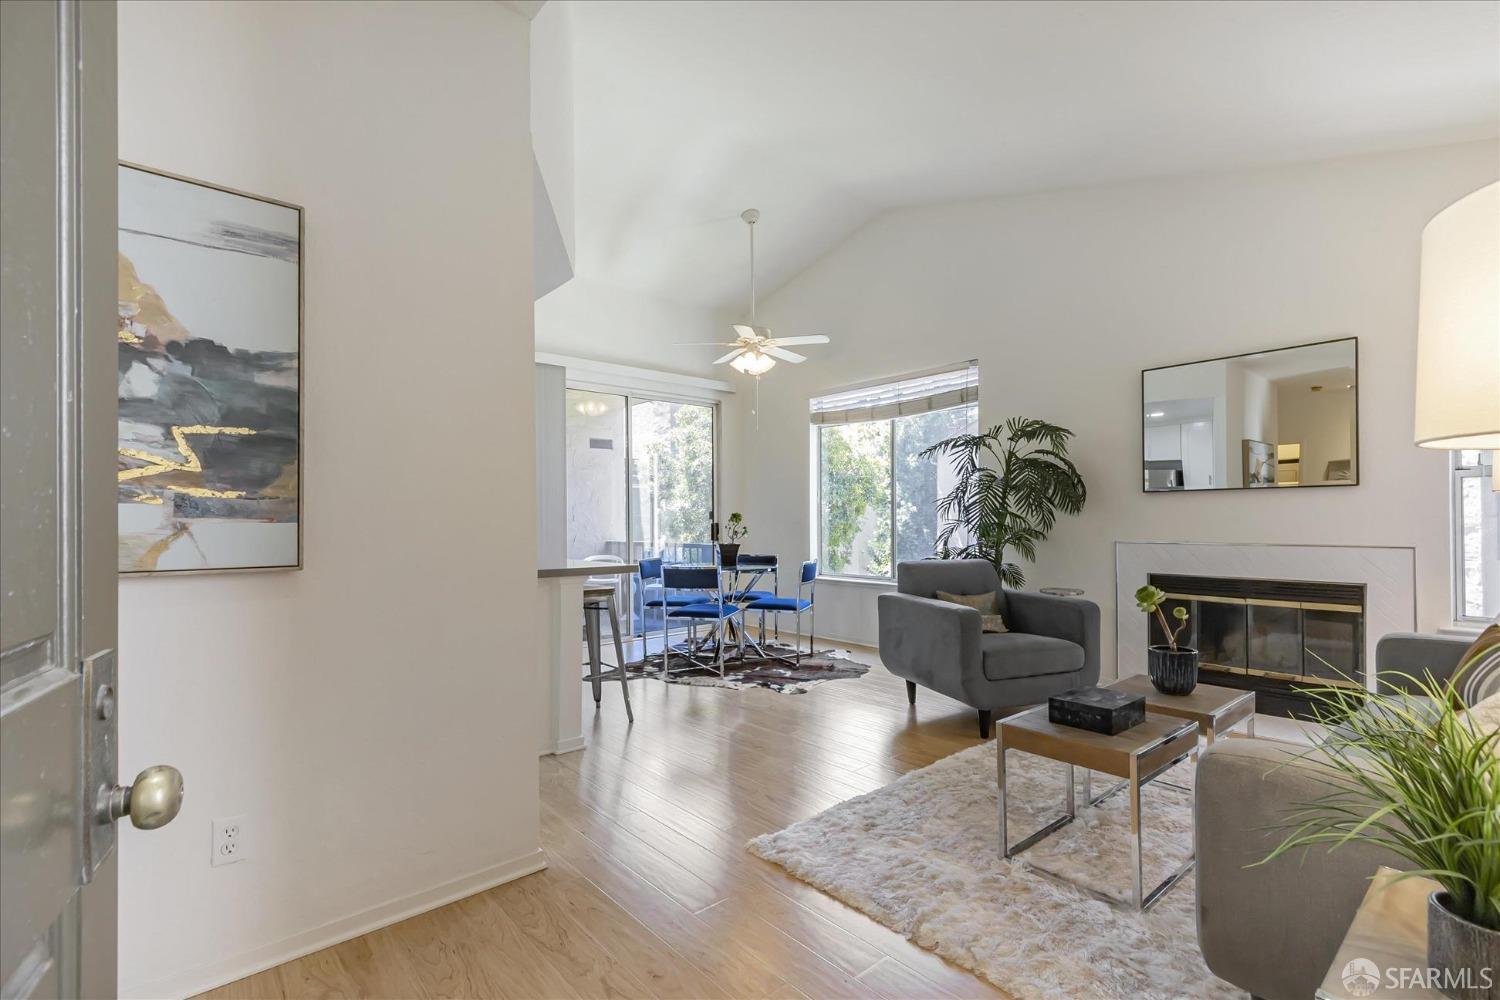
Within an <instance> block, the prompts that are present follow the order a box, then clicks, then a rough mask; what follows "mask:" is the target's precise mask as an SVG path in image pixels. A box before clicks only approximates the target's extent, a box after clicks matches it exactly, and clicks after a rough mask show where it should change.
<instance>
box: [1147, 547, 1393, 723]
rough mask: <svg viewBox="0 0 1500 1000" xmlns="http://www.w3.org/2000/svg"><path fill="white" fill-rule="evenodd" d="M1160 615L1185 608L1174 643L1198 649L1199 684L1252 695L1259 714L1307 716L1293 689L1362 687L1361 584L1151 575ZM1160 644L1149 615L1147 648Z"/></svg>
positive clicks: (1158, 632) (1157, 629)
mask: <svg viewBox="0 0 1500 1000" xmlns="http://www.w3.org/2000/svg"><path fill="white" fill-rule="evenodd" d="M1149 581H1150V583H1151V584H1152V585H1154V586H1157V587H1160V588H1161V589H1162V590H1164V591H1166V593H1167V602H1166V605H1165V606H1164V608H1163V610H1164V612H1165V613H1166V614H1167V616H1168V617H1169V618H1170V616H1171V614H1172V610H1173V608H1175V607H1179V606H1183V607H1186V608H1187V609H1188V614H1189V616H1190V618H1189V625H1188V628H1187V629H1186V630H1184V632H1183V634H1182V635H1180V636H1179V637H1178V642H1179V643H1181V644H1184V645H1191V646H1193V647H1195V648H1196V649H1197V650H1198V655H1199V661H1200V664H1201V666H1202V668H1203V670H1204V672H1205V673H1206V674H1207V675H1208V676H1206V677H1205V678H1204V681H1205V683H1210V684H1222V685H1226V686H1232V687H1240V688H1245V689H1249V690H1254V691H1257V692H1258V693H1259V697H1258V699H1257V707H1258V710H1259V711H1262V712H1268V713H1272V714H1281V715H1297V716H1302V717H1306V716H1307V715H1308V714H1309V710H1308V699H1307V698H1306V697H1305V696H1302V697H1299V696H1298V695H1297V690H1298V687H1297V686H1298V684H1299V683H1300V684H1301V685H1303V686H1306V685H1309V684H1327V683H1330V682H1331V683H1335V684H1348V685H1351V686H1354V687H1360V688H1363V687H1364V686H1365V664H1364V646H1365V611H1364V608H1365V588H1364V586H1363V585H1362V584H1348V583H1322V582H1313V581H1301V580H1251V579H1243V578H1239V577H1203V576H1179V575H1170V574H1159V573H1153V574H1151V575H1150V577H1149ZM1164 641H1165V638H1164V636H1163V634H1162V630H1161V626H1160V624H1159V623H1158V622H1157V621H1156V620H1155V617H1154V616H1153V617H1152V619H1151V623H1150V630H1149V642H1150V643H1151V644H1152V645H1157V644H1160V643H1162V642H1164Z"/></svg>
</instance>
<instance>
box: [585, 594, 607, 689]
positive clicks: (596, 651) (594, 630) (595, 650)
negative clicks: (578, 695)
mask: <svg viewBox="0 0 1500 1000" xmlns="http://www.w3.org/2000/svg"><path fill="white" fill-rule="evenodd" d="M599 611H600V606H599V604H598V602H597V601H585V602H584V605H583V634H584V637H585V638H586V639H587V641H588V647H589V684H590V686H591V687H593V689H594V704H595V705H597V704H599V701H600V699H601V698H603V696H604V692H603V688H602V687H601V684H600V682H601V680H602V676H601V675H602V674H603V672H604V655H603V652H602V651H601V649H600V646H601V642H600V636H599Z"/></svg>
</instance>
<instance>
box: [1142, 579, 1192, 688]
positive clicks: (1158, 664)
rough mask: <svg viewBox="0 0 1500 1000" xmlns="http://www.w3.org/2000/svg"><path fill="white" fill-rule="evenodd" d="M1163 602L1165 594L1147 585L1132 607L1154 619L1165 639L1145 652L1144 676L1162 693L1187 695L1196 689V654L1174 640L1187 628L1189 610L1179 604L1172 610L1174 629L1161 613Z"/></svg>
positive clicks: (1190, 648)
mask: <svg viewBox="0 0 1500 1000" xmlns="http://www.w3.org/2000/svg"><path fill="white" fill-rule="evenodd" d="M1166 601H1167V592H1166V591H1164V590H1162V589H1161V588H1160V587H1153V586H1151V585H1150V584H1149V583H1148V584H1146V585H1145V586H1144V587H1142V588H1140V589H1139V590H1137V591H1136V592H1135V606H1136V607H1137V608H1139V609H1140V610H1142V611H1144V612H1146V614H1148V615H1155V616H1156V620H1157V622H1158V623H1159V624H1160V625H1161V631H1162V635H1164V636H1165V637H1166V640H1167V641H1166V643H1165V644H1156V645H1152V646H1151V647H1150V648H1149V650H1148V651H1147V654H1146V655H1147V662H1146V673H1147V674H1148V675H1149V676H1150V678H1151V684H1152V686H1153V687H1155V688H1156V690H1158V691H1160V692H1161V693H1162V694H1189V693H1191V692H1192V690H1193V688H1195V687H1197V686H1198V651H1197V650H1196V649H1194V648H1192V647H1191V646H1180V645H1178V644H1177V637H1178V636H1180V635H1181V634H1182V630H1183V629H1185V628H1187V623H1188V609H1187V608H1185V607H1183V606H1182V605H1180V604H1179V605H1177V606H1176V607H1175V608H1173V609H1172V618H1173V619H1174V620H1175V621H1176V622H1177V625H1176V626H1175V627H1174V626H1173V625H1171V624H1170V623H1169V622H1168V621H1167V616H1166V614H1165V613H1164V612H1163V611H1162V605H1163V604H1165V603H1166Z"/></svg>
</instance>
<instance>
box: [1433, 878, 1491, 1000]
mask: <svg viewBox="0 0 1500 1000" xmlns="http://www.w3.org/2000/svg"><path fill="white" fill-rule="evenodd" d="M1427 964H1428V965H1429V966H1431V967H1432V968H1433V969H1436V970H1437V972H1438V976H1439V978H1438V981H1437V983H1436V984H1435V985H1436V986H1437V987H1438V989H1440V990H1442V992H1443V995H1444V996H1448V997H1453V1000H1500V931H1492V930H1488V929H1486V928H1484V927H1480V926H1479V925H1478V924H1475V923H1470V922H1469V921H1467V920H1465V919H1464V918H1463V917H1460V916H1458V915H1457V914H1456V913H1454V912H1453V911H1452V910H1450V909H1448V894H1447V893H1446V892H1441V891H1439V892H1434V893H1433V894H1432V895H1430V896H1428V897H1427Z"/></svg>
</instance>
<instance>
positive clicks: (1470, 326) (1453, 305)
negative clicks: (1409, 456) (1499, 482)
mask: <svg viewBox="0 0 1500 1000" xmlns="http://www.w3.org/2000/svg"><path fill="white" fill-rule="evenodd" d="M1416 441H1417V444H1419V445H1421V446H1422V447H1424V448H1447V449H1450V450H1457V449H1470V448H1472V449H1483V450H1494V449H1500V183H1495V184H1491V185H1489V186H1488V187H1484V188H1480V189H1479V190H1478V191H1475V192H1474V193H1473V194H1471V195H1468V196H1467V197H1465V198H1461V199H1459V200H1458V201H1456V202H1454V203H1453V204H1452V205H1449V206H1448V207H1447V208H1445V209H1443V210H1442V211H1441V212H1439V213H1438V214H1437V215H1436V216H1434V217H1433V219H1432V221H1431V222H1429V223H1427V228H1425V229H1423V230H1422V284H1421V303H1420V305H1419V307H1418V313H1417V402H1416Z"/></svg>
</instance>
